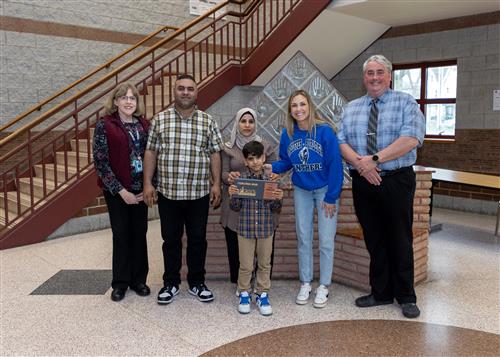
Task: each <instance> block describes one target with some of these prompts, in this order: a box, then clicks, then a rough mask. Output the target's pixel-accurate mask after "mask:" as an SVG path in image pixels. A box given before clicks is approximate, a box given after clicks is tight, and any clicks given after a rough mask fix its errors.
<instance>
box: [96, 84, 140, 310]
mask: <svg viewBox="0 0 500 357" xmlns="http://www.w3.org/2000/svg"><path fill="white" fill-rule="evenodd" d="M104 108H105V116H104V117H103V118H101V119H100V120H98V121H97V123H96V127H95V132H94V143H93V155H94V166H95V169H96V171H97V175H98V177H99V178H98V185H99V186H100V187H101V188H102V190H103V194H104V199H105V200H106V204H107V206H108V213H109V220H110V222H111V230H112V232H113V280H112V282H111V287H112V288H113V291H112V293H111V300H113V301H120V300H122V299H123V298H124V297H125V292H126V291H127V289H128V288H129V287H130V289H131V290H134V291H135V292H136V293H137V294H138V295H140V296H147V295H149V294H150V289H149V287H148V286H147V285H146V277H147V275H148V271H149V266H148V253H147V243H146V232H147V229H148V223H147V219H148V207H147V206H146V204H144V202H143V198H142V186H143V184H142V183H143V179H142V162H143V159H144V149H145V147H146V141H147V138H148V129H149V122H148V121H146V120H145V119H144V117H143V116H142V113H143V109H142V105H141V103H140V102H139V92H138V91H137V88H135V86H134V85H132V84H130V83H122V84H120V85H118V86H117V87H116V88H115V89H114V90H113V91H112V92H111V95H110V96H109V98H108V99H107V101H106V103H105V105H104Z"/></svg>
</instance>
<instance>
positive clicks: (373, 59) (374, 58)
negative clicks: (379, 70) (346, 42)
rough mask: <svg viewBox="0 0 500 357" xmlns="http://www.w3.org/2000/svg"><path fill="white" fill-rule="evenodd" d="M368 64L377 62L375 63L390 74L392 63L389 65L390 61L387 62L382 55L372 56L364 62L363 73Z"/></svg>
mask: <svg viewBox="0 0 500 357" xmlns="http://www.w3.org/2000/svg"><path fill="white" fill-rule="evenodd" d="M369 62H377V63H379V64H381V65H383V66H384V67H385V68H387V70H388V71H389V73H391V72H392V63H391V61H389V60H388V59H387V58H385V56H383V55H373V56H370V57H369V58H368V59H367V60H366V61H365V63H363V73H364V72H365V71H366V66H368V63H369Z"/></svg>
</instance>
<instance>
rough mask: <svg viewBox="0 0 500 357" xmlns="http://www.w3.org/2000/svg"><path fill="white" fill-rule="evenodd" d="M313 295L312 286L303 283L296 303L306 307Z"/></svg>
mask: <svg viewBox="0 0 500 357" xmlns="http://www.w3.org/2000/svg"><path fill="white" fill-rule="evenodd" d="M310 293H311V284H309V283H303V284H302V285H301V286H300V290H299V293H298V294H297V298H296V299H295V303H296V304H298V305H305V304H307V302H308V301H309V294H310Z"/></svg>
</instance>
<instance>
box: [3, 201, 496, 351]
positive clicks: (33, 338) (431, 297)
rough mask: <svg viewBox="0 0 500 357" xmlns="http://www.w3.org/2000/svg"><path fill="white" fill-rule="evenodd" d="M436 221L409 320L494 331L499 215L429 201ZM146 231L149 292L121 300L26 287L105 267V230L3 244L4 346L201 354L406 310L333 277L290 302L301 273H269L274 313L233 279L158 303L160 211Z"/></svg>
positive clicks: (383, 317)
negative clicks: (310, 299) (313, 298)
mask: <svg viewBox="0 0 500 357" xmlns="http://www.w3.org/2000/svg"><path fill="white" fill-rule="evenodd" d="M432 222H433V224H436V223H442V224H443V226H442V230H440V231H437V232H435V233H433V234H432V235H431V236H430V243H429V244H430V247H429V250H430V256H429V276H428V279H427V281H426V282H424V283H423V284H420V285H419V286H418V287H417V289H416V290H417V296H418V301H419V306H420V308H421V310H422V314H421V316H420V317H419V318H418V319H416V320H415V321H416V322H420V323H432V324H438V325H444V326H453V327H454V328H455V327H458V328H466V329H472V330H478V331H483V332H488V333H493V334H497V336H499V337H500V335H498V334H500V315H499V312H498V311H500V264H499V263H500V255H499V253H500V249H499V248H500V245H499V241H498V238H497V237H495V236H494V235H493V229H494V225H495V217H494V216H482V215H477V214H470V213H462V212H455V211H449V210H443V209H435V210H434V214H433V220H432ZM148 241H149V254H150V274H149V276H148V284H149V285H150V287H151V289H152V291H153V293H152V295H151V296H149V297H145V298H144V297H139V296H137V295H135V293H133V292H130V291H128V293H127V296H126V298H125V299H124V300H123V301H122V302H120V303H115V302H112V301H111V300H110V298H109V295H110V292H111V290H108V291H107V292H106V293H105V294H104V295H32V294H31V293H32V292H33V291H34V290H35V289H37V288H38V287H39V286H40V285H42V284H43V283H45V282H46V281H47V280H49V279H50V278H51V277H52V276H54V275H55V274H56V273H58V272H60V271H61V270H92V269H95V270H109V269H110V266H111V232H110V230H103V231H98V232H91V233H85V234H79V235H75V236H72V237H66V238H59V239H54V240H51V241H47V242H44V243H40V244H35V245H30V246H26V247H19V248H14V249H8V250H3V251H0V308H1V322H0V356H14V355H16V356H20V355H23V356H35V355H47V356H68V355H85V356H97V355H100V356H123V355H145V356H146V355H147V356H153V355H155V356H198V355H200V354H202V353H205V352H208V351H210V350H212V349H214V348H217V347H219V346H222V345H225V344H227V343H230V342H233V341H236V340H238V339H241V338H244V337H248V336H252V335H255V334H257V333H260V332H265V331H271V330H274V329H277V328H282V327H289V326H294V325H300V324H307V323H317V322H328V321H341V320H347V321H354V320H389V321H398V320H405V319H404V318H403V317H402V315H401V310H400V309H399V307H398V306H396V305H388V306H380V307H375V308H371V309H358V308H356V307H355V306H354V303H353V302H354V299H355V298H356V297H357V296H359V295H360V294H361V292H360V291H358V290H356V289H352V288H349V287H345V286H342V285H339V284H333V286H332V287H331V289H330V291H331V293H330V302H329V304H328V306H327V307H326V308H324V309H315V308H313V307H312V305H311V304H309V305H305V306H298V305H296V304H295V303H294V298H295V293H296V289H297V287H298V283H297V282H296V281H286V280H278V281H273V287H272V290H271V295H270V296H271V302H272V303H273V309H274V314H273V315H272V316H271V317H262V316H260V315H259V314H258V311H257V310H256V309H255V308H254V307H253V311H252V313H250V314H249V315H246V316H242V315H240V314H238V312H237V309H236V304H237V298H236V297H235V296H234V291H235V286H234V285H233V284H230V283H228V282H226V281H207V285H208V286H209V287H210V288H211V289H212V290H213V291H214V293H215V295H216V299H215V301H214V302H212V303H209V304H203V303H201V302H198V301H197V300H196V299H195V298H194V297H192V296H191V295H189V294H188V293H187V291H186V286H185V285H183V286H182V287H181V293H180V295H178V296H177V297H176V299H175V300H174V302H173V303H172V304H170V305H168V306H160V305H158V304H157V303H156V293H157V291H158V290H159V289H160V287H161V286H160V285H161V276H162V267H163V263H162V258H161V238H160V235H159V222H158V221H152V222H150V226H149V233H148ZM430 337H431V336H429V338H430ZM325 338H326V337H325ZM332 338H334V336H332ZM429 341H430V340H429ZM381 342H383V341H381ZM494 348H496V346H494ZM344 352H345V350H344ZM351 352H352V354H353V355H355V354H360V351H352V350H350V351H349V353H348V354H351ZM499 354H500V351H499ZM285 355H286V353H285ZM304 355H308V353H307V352H306V351H304Z"/></svg>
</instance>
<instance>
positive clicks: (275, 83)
mask: <svg viewBox="0 0 500 357" xmlns="http://www.w3.org/2000/svg"><path fill="white" fill-rule="evenodd" d="M295 89H296V87H295V86H294V85H293V83H292V82H290V81H289V80H288V79H287V78H286V77H285V76H284V75H283V74H282V73H279V74H278V75H276V76H275V77H274V78H273V79H272V80H271V82H269V83H268V85H266V87H265V88H264V93H266V94H267V96H268V97H269V98H271V100H273V101H274V102H275V103H277V105H278V106H279V105H280V104H281V103H282V102H283V101H284V100H285V101H286V100H288V97H289V96H290V94H292V92H293V91H294V90H295Z"/></svg>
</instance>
